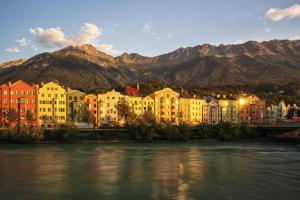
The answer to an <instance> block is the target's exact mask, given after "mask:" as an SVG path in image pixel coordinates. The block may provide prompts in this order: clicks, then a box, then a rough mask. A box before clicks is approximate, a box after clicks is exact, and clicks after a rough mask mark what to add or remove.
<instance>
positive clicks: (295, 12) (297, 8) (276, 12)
mask: <svg viewBox="0 0 300 200" xmlns="http://www.w3.org/2000/svg"><path fill="white" fill-rule="evenodd" d="M298 16H300V5H298V4H294V5H292V6H290V7H288V8H271V9H269V10H268V11H267V12H266V13H265V17H267V18H269V19H271V20H272V21H280V20H283V19H285V18H289V19H290V18H294V17H298Z"/></svg>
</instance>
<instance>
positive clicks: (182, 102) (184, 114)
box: [179, 97, 191, 124]
mask: <svg viewBox="0 0 300 200" xmlns="http://www.w3.org/2000/svg"><path fill="white" fill-rule="evenodd" d="M190 104H191V99H190V98H182V97H180V98H179V123H181V124H190V123H191V106H190Z"/></svg>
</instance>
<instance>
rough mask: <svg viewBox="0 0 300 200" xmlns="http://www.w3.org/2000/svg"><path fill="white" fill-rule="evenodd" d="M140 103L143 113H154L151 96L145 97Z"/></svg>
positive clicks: (153, 103) (152, 97) (153, 102)
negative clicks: (141, 103)
mask: <svg viewBox="0 0 300 200" xmlns="http://www.w3.org/2000/svg"><path fill="white" fill-rule="evenodd" d="M142 102H143V113H145V112H149V111H150V112H152V113H153V114H154V113H155V101H154V96H153V95H148V96H145V97H144V98H143V99H142Z"/></svg>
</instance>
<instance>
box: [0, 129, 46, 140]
mask: <svg viewBox="0 0 300 200" xmlns="http://www.w3.org/2000/svg"><path fill="white" fill-rule="evenodd" d="M43 139H44V131H43V130H41V129H40V128H38V127H30V126H15V127H9V128H7V129H4V130H3V131H2V133H1V134H0V140H3V141H7V142H13V143H34V142H38V141H42V140H43Z"/></svg>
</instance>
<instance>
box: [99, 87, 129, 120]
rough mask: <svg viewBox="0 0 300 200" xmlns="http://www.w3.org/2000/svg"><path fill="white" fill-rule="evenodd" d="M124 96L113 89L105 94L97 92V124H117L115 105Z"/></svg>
mask: <svg viewBox="0 0 300 200" xmlns="http://www.w3.org/2000/svg"><path fill="white" fill-rule="evenodd" d="M122 99H124V100H126V99H125V96H124V95H123V94H121V93H120V92H117V91H115V90H114V89H113V90H112V91H110V92H107V93H105V94H98V111H99V112H98V119H99V122H98V125H106V124H119V123H120V120H122V119H119V117H118V110H117V105H118V103H119V101H121V100H122Z"/></svg>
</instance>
